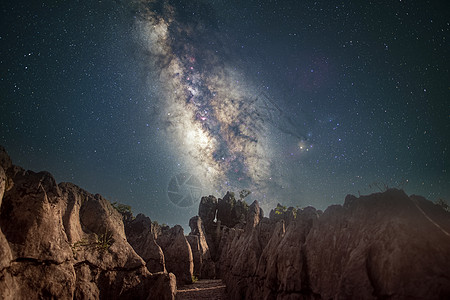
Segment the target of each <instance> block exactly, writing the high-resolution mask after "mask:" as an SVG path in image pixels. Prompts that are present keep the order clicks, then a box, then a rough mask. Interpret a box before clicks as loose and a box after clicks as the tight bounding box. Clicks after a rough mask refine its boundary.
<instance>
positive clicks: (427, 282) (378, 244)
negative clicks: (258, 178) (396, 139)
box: [207, 190, 450, 299]
mask: <svg viewBox="0 0 450 300" xmlns="http://www.w3.org/2000/svg"><path fill="white" fill-rule="evenodd" d="M219 209H220V208H219ZM289 211H290V210H289V209H286V210H284V208H283V212H289ZM291 212H292V217H291V216H290V215H291V214H290V213H289V214H288V216H289V217H288V218H284V216H286V215H284V216H283V217H282V218H279V219H277V218H272V219H267V218H262V219H261V218H257V217H256V216H257V215H258V213H257V207H256V205H255V206H253V205H252V206H251V207H250V209H249V214H248V215H247V220H246V222H247V226H246V227H245V229H239V228H228V227H223V228H222V229H221V239H220V243H219V247H218V253H219V255H218V259H217V261H216V266H217V268H218V270H219V276H220V277H222V278H223V280H224V281H225V283H226V284H227V289H228V294H229V296H230V299H349V298H353V299H356V298H357V299H380V298H392V299H411V298H415V299H447V298H449V297H450V278H449V277H448V270H450V260H449V259H448V257H450V214H449V213H448V212H446V211H444V210H443V209H442V208H440V207H439V206H437V205H435V204H433V203H432V202H430V201H428V200H426V199H424V198H422V197H418V196H410V197H408V196H407V195H406V194H405V193H404V192H403V191H399V190H388V191H386V192H385V193H378V194H373V195H369V196H363V197H360V198H356V197H354V196H348V197H347V198H346V201H345V204H344V205H343V206H341V205H333V206H330V207H329V208H328V209H327V210H326V211H325V212H323V213H322V212H321V211H317V210H315V209H314V208H312V207H307V208H305V209H300V210H296V211H294V210H291ZM294 212H295V214H294ZM272 215H273V214H272ZM258 219H259V221H258ZM285 225H286V227H285ZM207 234H208V233H207Z"/></svg>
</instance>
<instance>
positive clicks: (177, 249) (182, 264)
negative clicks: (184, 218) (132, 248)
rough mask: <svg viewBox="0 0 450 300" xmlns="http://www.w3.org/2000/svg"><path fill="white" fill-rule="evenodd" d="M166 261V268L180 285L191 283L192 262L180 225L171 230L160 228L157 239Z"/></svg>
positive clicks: (189, 249) (188, 246) (190, 252)
mask: <svg viewBox="0 0 450 300" xmlns="http://www.w3.org/2000/svg"><path fill="white" fill-rule="evenodd" d="M157 243H158V244H159V245H160V246H161V248H162V250H163V252H164V257H165V260H166V268H167V270H169V271H170V272H172V273H173V274H175V276H176V278H177V282H178V283H180V284H186V283H192V276H193V275H194V260H193V256H192V250H191V246H190V245H189V243H188V241H187V240H186V237H185V236H184V233H183V228H182V227H181V226H180V225H175V226H174V227H172V228H169V227H168V226H167V227H162V228H161V233H160V234H159V235H158V237H157Z"/></svg>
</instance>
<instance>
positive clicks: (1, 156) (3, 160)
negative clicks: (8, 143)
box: [0, 145, 12, 172]
mask: <svg viewBox="0 0 450 300" xmlns="http://www.w3.org/2000/svg"><path fill="white" fill-rule="evenodd" d="M0 167H2V168H3V170H5V172H6V171H7V170H8V169H9V168H11V167H12V161H11V158H10V157H9V155H8V153H7V152H6V150H5V148H3V146H1V145H0Z"/></svg>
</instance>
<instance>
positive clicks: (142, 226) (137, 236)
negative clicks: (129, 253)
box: [125, 214, 166, 273]
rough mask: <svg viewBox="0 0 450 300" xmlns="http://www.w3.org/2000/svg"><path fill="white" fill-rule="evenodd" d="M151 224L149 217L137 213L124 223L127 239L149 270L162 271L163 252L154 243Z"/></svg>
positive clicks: (163, 265) (163, 267)
mask: <svg viewBox="0 0 450 300" xmlns="http://www.w3.org/2000/svg"><path fill="white" fill-rule="evenodd" d="M152 226H153V224H152V221H151V220H150V218H148V217H146V216H144V215H143V214H138V215H137V216H136V218H135V219H134V220H131V221H130V222H127V223H126V225H125V232H126V236H127V240H128V242H129V243H130V245H131V246H132V247H133V249H134V250H135V251H136V253H137V254H139V256H140V257H142V258H143V259H144V261H145V262H146V264H147V269H148V270H149V271H150V272H152V273H153V272H164V271H165V270H166V268H165V262H164V253H163V251H162V249H161V247H160V246H159V245H158V244H157V243H156V240H155V237H154V234H153V232H152Z"/></svg>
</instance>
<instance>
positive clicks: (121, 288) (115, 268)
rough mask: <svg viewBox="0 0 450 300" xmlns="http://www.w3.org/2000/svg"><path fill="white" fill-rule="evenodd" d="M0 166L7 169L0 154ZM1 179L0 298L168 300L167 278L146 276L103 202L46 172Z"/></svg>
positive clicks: (170, 285) (11, 171)
mask: <svg viewBox="0 0 450 300" xmlns="http://www.w3.org/2000/svg"><path fill="white" fill-rule="evenodd" d="M0 160H1V163H2V165H8V163H6V164H5V161H6V162H8V159H5V154H3V153H1V151H0ZM1 169H2V170H3V167H1ZM0 173H1V171H0ZM6 176H7V177H8V178H7V180H11V184H10V186H9V187H10V188H9V190H7V191H6V192H5V194H4V196H3V201H2V202H1V207H0V291H1V293H0V298H1V299H119V298H120V299H174V298H175V288H174V286H175V278H174V276H173V275H170V274H167V273H159V274H151V273H150V272H149V271H148V270H147V268H146V267H145V262H144V261H143V260H142V258H141V257H139V256H138V255H137V254H136V252H135V251H134V250H133V248H132V247H131V246H130V245H129V244H128V242H127V240H126V237H125V231H124V227H123V223H122V217H121V215H120V214H119V213H118V212H117V211H116V210H115V209H114V208H112V206H111V205H110V203H109V202H108V201H107V200H105V199H104V198H103V197H101V196H100V195H95V196H94V195H92V194H89V193H87V192H86V191H83V190H82V189H80V188H79V187H77V186H75V185H73V184H69V183H62V184H60V185H59V186H58V185H57V184H56V182H55V180H54V178H53V177H52V176H51V175H50V174H49V173H47V172H40V173H34V172H31V171H24V170H23V169H21V168H20V167H16V166H12V165H11V166H9V167H8V170H7V172H6ZM0 177H1V174H0Z"/></svg>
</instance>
